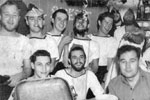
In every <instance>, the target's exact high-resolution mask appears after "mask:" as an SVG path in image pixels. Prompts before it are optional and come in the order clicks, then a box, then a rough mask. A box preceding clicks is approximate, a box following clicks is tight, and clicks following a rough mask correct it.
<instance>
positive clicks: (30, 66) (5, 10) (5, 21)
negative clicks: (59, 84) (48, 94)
mask: <svg viewBox="0 0 150 100" xmlns="http://www.w3.org/2000/svg"><path fill="white" fill-rule="evenodd" d="M29 8H30V9H29V10H28V12H27V14H26V16H25V20H26V24H27V25H28V26H29V29H30V33H29V34H28V35H27V36H23V35H21V34H19V33H17V32H16V28H17V26H18V22H19V19H20V15H19V14H20V13H19V8H18V5H17V4H16V3H15V2H13V1H6V2H5V3H4V4H2V5H1V7H0V21H1V30H0V39H1V41H0V53H1V56H0V75H7V76H9V79H8V80H7V83H8V84H7V85H8V86H10V87H15V86H16V85H17V84H18V83H19V82H20V81H21V80H24V79H26V80H34V79H44V78H48V77H61V78H62V79H65V80H66V81H67V82H68V84H69V86H70V88H73V89H74V91H75V93H73V97H74V98H75V99H76V100H85V99H86V96H87V92H88V90H89V89H91V90H92V92H93V94H94V96H95V97H94V98H95V99H96V100H101V99H106V100H118V99H119V100H149V99H150V96H149V93H150V89H149V87H150V78H149V77H150V74H149V73H147V72H144V71H143V70H142V69H141V68H140V67H139V59H140V56H141V52H140V49H138V48H137V47H138V46H137V47H135V45H133V46H132V45H130V44H129V42H131V43H132V44H137V45H140V47H141V48H142V46H141V45H143V42H144V32H143V31H142V30H141V29H140V28H139V27H138V26H137V25H136V24H135V23H134V21H135V19H134V16H133V15H134V14H133V13H132V10H130V9H129V10H127V11H126V13H127V14H125V15H126V16H124V17H123V18H124V20H125V22H126V23H125V28H124V31H125V35H124V34H123V35H122V33H121V32H119V33H117V31H116V33H115V35H116V34H119V35H122V36H121V38H120V39H119V40H118V38H117V39H116V38H115V37H111V36H110V35H109V32H111V30H112V28H113V25H114V16H113V15H112V13H110V12H104V13H103V14H100V15H99V16H98V19H97V29H98V32H97V33H95V34H89V33H88V29H89V25H90V21H89V18H88V15H87V14H86V12H85V11H81V12H80V13H78V14H77V15H76V16H75V18H74V21H73V33H71V32H69V33H64V32H65V29H66V28H67V23H68V20H69V15H68V13H67V12H66V10H64V9H58V10H56V11H55V12H54V13H53V14H52V20H51V24H52V30H51V31H50V32H46V33H43V28H44V26H45V17H46V16H45V14H44V11H43V10H41V9H39V8H37V7H36V6H35V5H30V7H29ZM128 15H129V16H128ZM131 21H132V23H131ZM133 23H134V24H133ZM129 26H131V27H129ZM120 29H121V28H120ZM126 31H128V34H127V33H126ZM131 31H132V32H131ZM133 31H135V32H133ZM117 36H118V35H117ZM118 41H119V42H118ZM124 41H125V42H124ZM126 41H128V42H127V43H128V44H126ZM122 42H124V44H122ZM122 45H123V46H122ZM118 48H119V49H118ZM116 54H117V58H118V59H117V62H118V64H119V69H120V75H119V76H117V77H116V78H115V79H113V80H111V81H110V84H109V85H108V91H107V92H109V93H110V94H106V93H105V92H106V91H105V90H104V89H103V86H102V85H101V83H104V81H105V78H106V73H107V71H108V70H109V69H110V67H111V65H112V64H113V61H114V58H115V56H116ZM52 74H55V75H54V76H53V75H52ZM31 75H32V76H31ZM5 85H6V84H2V85H0V88H2V87H4V86H5ZM141 91H142V92H141ZM14 92H15V89H14V91H13V92H12V93H11V95H10V93H7V91H6V93H4V90H2V89H1V90H0V98H1V99H0V100H8V98H9V100H12V99H13V97H15V96H14V95H13V94H14ZM9 96H10V97H9Z"/></svg>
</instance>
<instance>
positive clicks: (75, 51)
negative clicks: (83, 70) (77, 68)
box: [71, 50, 84, 56]
mask: <svg viewBox="0 0 150 100" xmlns="http://www.w3.org/2000/svg"><path fill="white" fill-rule="evenodd" d="M71 55H72V56H77V55H80V56H82V55H84V53H83V51H82V50H74V51H72V53H71Z"/></svg>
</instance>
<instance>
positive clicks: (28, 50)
mask: <svg viewBox="0 0 150 100" xmlns="http://www.w3.org/2000/svg"><path fill="white" fill-rule="evenodd" d="M22 41H24V43H23V50H22V52H23V59H30V56H31V54H32V47H31V45H30V43H29V39H28V38H26V39H25V40H22Z"/></svg>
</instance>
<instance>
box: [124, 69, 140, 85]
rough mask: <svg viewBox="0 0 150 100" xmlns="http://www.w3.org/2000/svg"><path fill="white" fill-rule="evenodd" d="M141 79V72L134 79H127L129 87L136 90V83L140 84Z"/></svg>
mask: <svg viewBox="0 0 150 100" xmlns="http://www.w3.org/2000/svg"><path fill="white" fill-rule="evenodd" d="M139 78H140V72H139V71H138V73H137V75H136V76H134V77H132V78H126V80H127V82H128V83H129V85H130V86H131V87H132V88H134V87H135V85H136V83H137V82H138V80H139Z"/></svg>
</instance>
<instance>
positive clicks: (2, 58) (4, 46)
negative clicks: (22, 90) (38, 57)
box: [0, 34, 31, 75]
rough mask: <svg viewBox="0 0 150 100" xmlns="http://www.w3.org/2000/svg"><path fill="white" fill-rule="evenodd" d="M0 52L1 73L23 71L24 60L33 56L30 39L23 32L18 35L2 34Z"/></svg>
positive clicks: (9, 73)
mask: <svg viewBox="0 0 150 100" xmlns="http://www.w3.org/2000/svg"><path fill="white" fill-rule="evenodd" d="M0 54H1V55H0V75H14V74H16V73H20V72H22V66H23V60H25V59H29V57H30V56H31V45H30V44H29V39H28V38H27V37H25V36H23V35H21V34H19V36H18V37H11V36H0Z"/></svg>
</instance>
